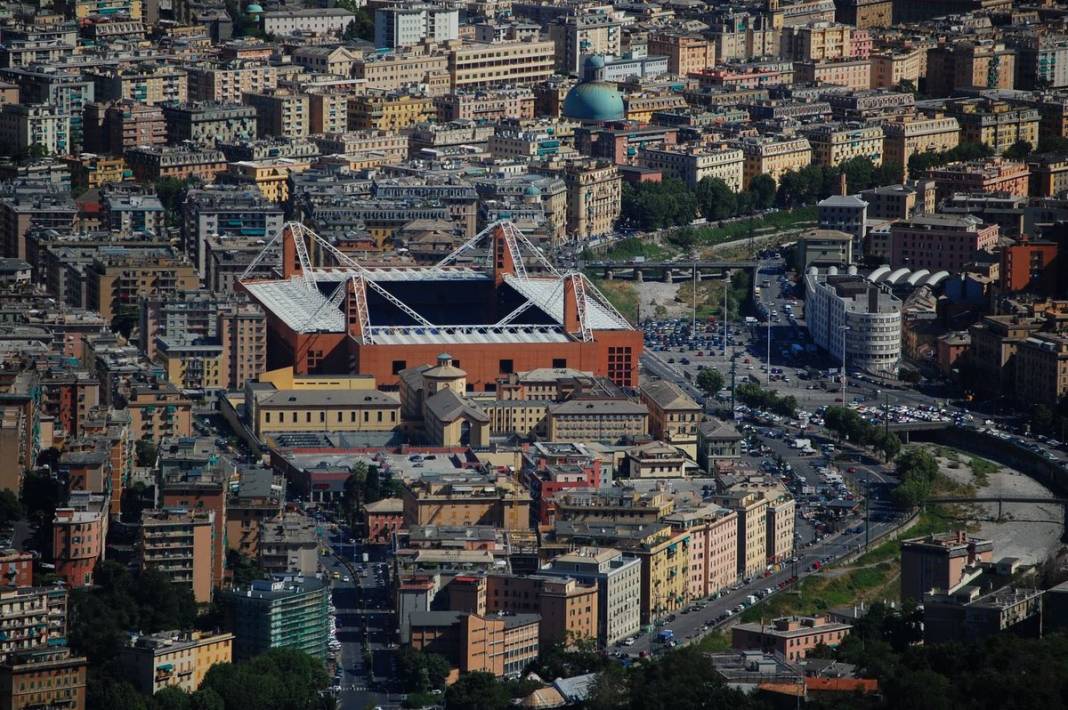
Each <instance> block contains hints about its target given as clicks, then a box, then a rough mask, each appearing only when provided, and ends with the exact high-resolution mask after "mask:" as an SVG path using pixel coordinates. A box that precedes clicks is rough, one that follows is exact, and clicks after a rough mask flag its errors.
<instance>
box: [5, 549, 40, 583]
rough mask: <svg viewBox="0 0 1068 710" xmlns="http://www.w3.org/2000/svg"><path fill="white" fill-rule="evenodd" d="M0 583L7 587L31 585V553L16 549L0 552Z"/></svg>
mask: <svg viewBox="0 0 1068 710" xmlns="http://www.w3.org/2000/svg"><path fill="white" fill-rule="evenodd" d="M0 573H2V575H0V585H3V586H7V587H32V586H33V554H31V553H29V552H20V551H18V550H4V551H3V552H0Z"/></svg>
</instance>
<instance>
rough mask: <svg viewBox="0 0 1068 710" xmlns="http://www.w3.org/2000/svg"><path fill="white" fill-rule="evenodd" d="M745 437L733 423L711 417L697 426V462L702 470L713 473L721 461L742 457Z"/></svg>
mask: <svg viewBox="0 0 1068 710" xmlns="http://www.w3.org/2000/svg"><path fill="white" fill-rule="evenodd" d="M742 439H743V437H742V435H741V434H740V433H738V430H737V429H736V428H735V427H734V425H733V424H730V423H728V422H724V421H720V420H719V419H709V420H708V421H705V422H702V423H701V424H700V425H699V426H698V428H697V463H698V465H700V467H701V470H702V471H704V472H705V473H708V474H711V473H713V472H714V471H715V469H716V464H717V463H718V462H720V461H724V462H727V461H733V460H736V459H738V458H740V457H741V455H742V452H741V441H742Z"/></svg>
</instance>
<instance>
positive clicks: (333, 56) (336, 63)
mask: <svg viewBox="0 0 1068 710" xmlns="http://www.w3.org/2000/svg"><path fill="white" fill-rule="evenodd" d="M378 46H379V47H381V46H382V45H378ZM359 56H360V55H359V53H358V52H354V51H353V50H351V49H349V48H348V47H336V46H330V45H326V46H322V47H315V46H311V47H299V48H298V49H297V50H296V51H294V52H293V63H294V64H299V65H300V66H302V67H307V68H308V69H311V70H312V71H314V72H315V73H317V74H330V75H332V76H338V77H346V78H347V77H349V76H351V75H352V65H353V63H354V62H355V61H356V60H357V58H358V57H359Z"/></svg>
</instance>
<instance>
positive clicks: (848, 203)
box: [799, 195, 868, 268]
mask: <svg viewBox="0 0 1068 710" xmlns="http://www.w3.org/2000/svg"><path fill="white" fill-rule="evenodd" d="M816 209H817V213H816V214H817V219H818V220H819V230H812V231H810V232H808V233H807V234H806V235H805V236H806V237H808V238H810V241H807V242H806V243H805V244H804V245H800V244H799V246H802V247H803V250H804V251H806V252H807V253H806V255H805V257H806V259H805V260H807V259H808V257H809V256H811V255H812V254H815V253H816V252H817V251H822V250H823V249H824V248H825V247H831V248H832V251H837V250H838V249H841V248H842V247H843V246H846V245H844V244H841V243H839V244H838V247H837V249H836V248H835V247H834V246H833V245H830V244H827V241H828V240H827V239H826V237H828V236H829V237H831V239H830V241H834V236H835V235H833V234H831V235H828V234H821V232H828V231H830V232H833V231H838V232H845V233H846V234H848V235H850V236H851V237H853V243H854V244H856V245H857V246H858V247H859V246H860V245H861V244H863V242H864V237H866V236H867V234H868V203H867V202H865V201H864V200H862V199H860V198H859V197H857V196H856V195H831V196H830V197H828V198H826V199H823V200H820V201H819V203H817V205H816ZM821 238H823V243H822V244H821V243H820V240H821ZM847 248H849V249H850V253H847V254H844V255H842V256H843V258H845V259H846V260H845V261H840V262H834V263H836V264H845V265H849V264H851V263H852V261H851V260H852V257H853V254H852V247H851V246H849V247H847ZM799 263H800V262H799ZM806 268H807V264H806Z"/></svg>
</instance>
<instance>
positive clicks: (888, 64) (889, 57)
mask: <svg viewBox="0 0 1068 710" xmlns="http://www.w3.org/2000/svg"><path fill="white" fill-rule="evenodd" d="M869 59H870V60H871V88H873V89H892V88H894V87H896V86H899V85H900V84H901V82H903V81H909V82H912V85H913V86H919V83H920V78H921V77H923V76H926V74H927V47H915V48H912V49H897V48H889V49H880V50H877V51H874V52H872V53H871V56H870V57H869Z"/></svg>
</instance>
